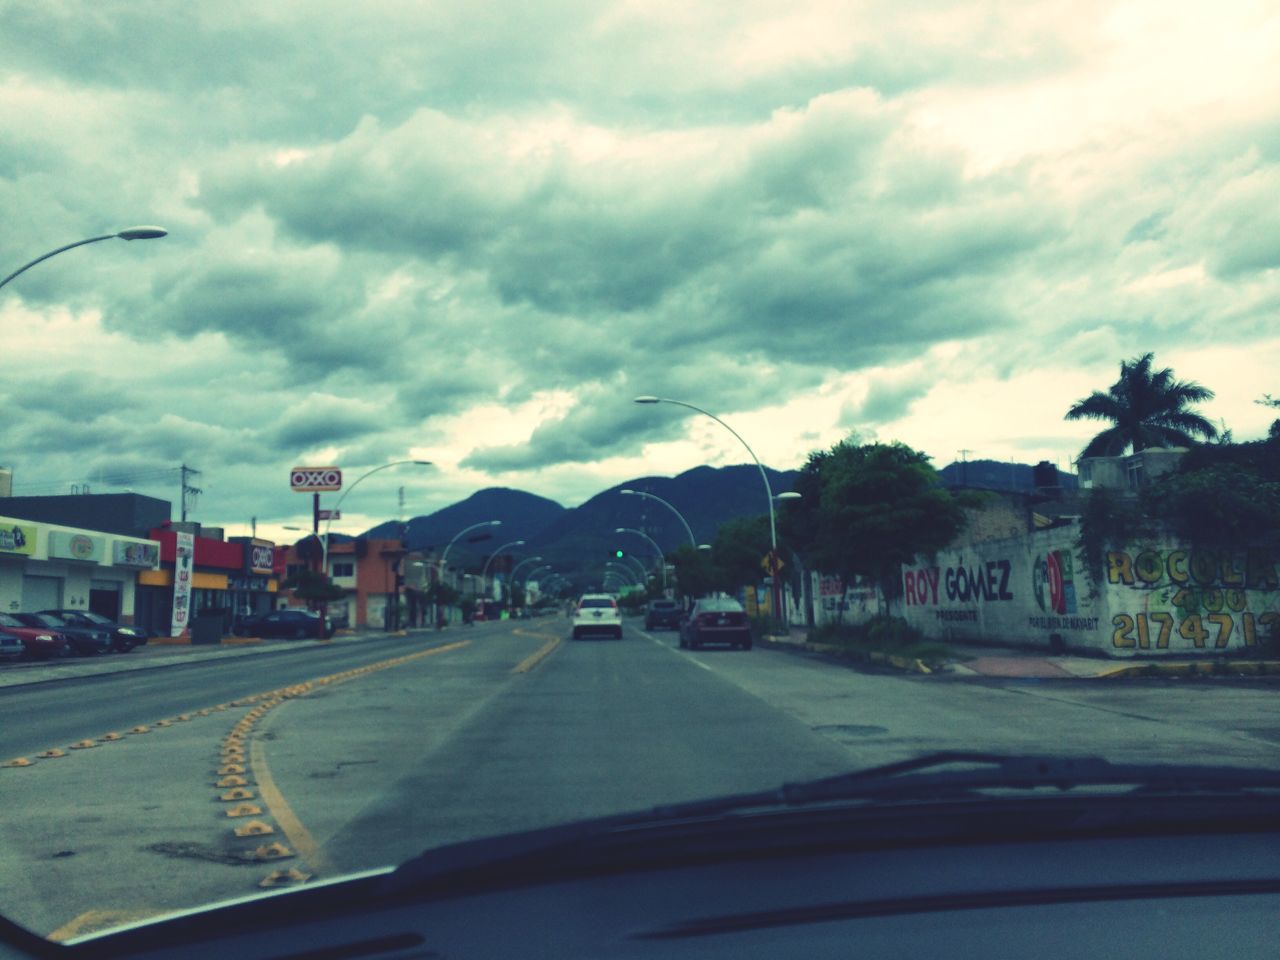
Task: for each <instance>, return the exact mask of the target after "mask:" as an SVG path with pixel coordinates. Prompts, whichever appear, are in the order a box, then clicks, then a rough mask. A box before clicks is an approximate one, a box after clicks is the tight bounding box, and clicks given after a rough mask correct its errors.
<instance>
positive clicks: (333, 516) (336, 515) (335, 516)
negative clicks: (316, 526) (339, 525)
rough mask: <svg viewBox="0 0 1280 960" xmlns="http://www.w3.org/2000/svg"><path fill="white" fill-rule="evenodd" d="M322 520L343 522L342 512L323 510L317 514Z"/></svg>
mask: <svg viewBox="0 0 1280 960" xmlns="http://www.w3.org/2000/svg"><path fill="white" fill-rule="evenodd" d="M316 516H317V517H319V518H320V519H321V520H341V519H342V511H341V510H321V511H319V512H318V513H317V514H316Z"/></svg>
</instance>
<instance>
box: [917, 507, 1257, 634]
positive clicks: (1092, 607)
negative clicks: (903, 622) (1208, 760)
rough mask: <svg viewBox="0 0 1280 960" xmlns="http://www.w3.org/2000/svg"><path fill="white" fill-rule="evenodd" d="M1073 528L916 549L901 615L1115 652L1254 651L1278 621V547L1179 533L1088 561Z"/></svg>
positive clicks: (947, 629)
mask: <svg viewBox="0 0 1280 960" xmlns="http://www.w3.org/2000/svg"><path fill="white" fill-rule="evenodd" d="M1076 538H1077V528H1076V527H1074V526H1069V527H1059V528H1054V529H1050V530H1042V531H1036V532H1034V533H1029V534H1027V535H1025V536H1022V537H1015V538H1009V539H1006V540H1000V541H993V542H990V543H984V544H976V545H973V546H969V547H963V548H960V549H955V550H947V551H943V552H942V553H940V554H939V555H938V556H937V557H936V558H935V559H933V560H924V559H922V558H919V557H917V558H916V562H915V563H914V564H912V565H910V566H907V567H904V568H903V571H902V588H903V615H904V616H905V617H906V619H907V621H908V622H909V623H911V624H912V625H913V626H915V627H917V628H918V629H919V630H920V631H921V632H923V633H924V634H925V635H926V636H929V637H932V638H935V639H940V640H951V641H960V642H972V643H993V644H1016V645H1030V646H1034V647H1039V648H1043V649H1046V650H1047V649H1050V647H1051V646H1052V643H1051V641H1052V640H1053V639H1054V638H1059V639H1060V641H1061V643H1062V645H1063V646H1064V647H1065V648H1066V649H1067V650H1079V651H1095V652H1101V653H1105V654H1107V655H1108V656H1113V657H1132V656H1153V657H1154V656H1179V657H1183V656H1188V655H1197V654H1213V653H1219V652H1223V651H1247V649H1248V648H1249V647H1253V646H1256V645H1257V643H1258V642H1259V640H1262V639H1265V638H1266V637H1267V636H1268V635H1269V634H1270V631H1271V630H1272V629H1276V630H1278V631H1280V575H1278V574H1277V569H1276V555H1275V554H1274V553H1273V552H1271V551H1266V550H1261V549H1253V550H1249V549H1244V550H1235V551H1232V550H1228V551H1206V550H1192V549H1189V548H1187V547H1185V546H1183V545H1181V544H1179V543H1177V542H1176V541H1173V540H1165V541H1161V542H1156V543H1152V544H1140V545H1136V546H1133V547H1128V548H1125V549H1122V550H1113V551H1110V552H1109V553H1108V554H1107V555H1106V559H1105V564H1104V570H1103V574H1102V577H1101V581H1102V582H1100V583H1095V582H1094V580H1093V578H1092V577H1091V576H1090V575H1089V574H1088V572H1087V571H1085V570H1084V569H1082V567H1081V564H1080V562H1079V559H1078V551H1077V547H1076Z"/></svg>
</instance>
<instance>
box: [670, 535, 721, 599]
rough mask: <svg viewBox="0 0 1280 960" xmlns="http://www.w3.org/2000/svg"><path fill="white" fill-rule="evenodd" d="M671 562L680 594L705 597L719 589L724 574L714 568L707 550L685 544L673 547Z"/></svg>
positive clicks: (677, 590)
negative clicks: (674, 569) (696, 548)
mask: <svg viewBox="0 0 1280 960" xmlns="http://www.w3.org/2000/svg"><path fill="white" fill-rule="evenodd" d="M671 562H672V564H674V565H675V568H676V581H675V587H676V592H677V593H678V594H679V595H680V596H684V597H705V596H706V595H707V594H709V593H713V592H714V591H716V590H719V589H721V586H720V585H721V584H722V583H723V582H724V574H723V573H722V572H721V571H720V570H718V569H716V567H715V565H714V564H713V563H712V562H711V556H710V554H709V553H708V552H707V551H705V550H695V549H693V547H691V546H688V545H687V544H686V545H684V546H681V547H677V548H676V549H675V551H674V552H673V553H672V554H671ZM659 592H661V591H659Z"/></svg>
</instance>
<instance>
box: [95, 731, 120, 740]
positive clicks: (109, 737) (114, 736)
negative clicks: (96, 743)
mask: <svg viewBox="0 0 1280 960" xmlns="http://www.w3.org/2000/svg"><path fill="white" fill-rule="evenodd" d="M98 739H99V740H101V741H102V742H103V743H111V742H112V741H113V740H123V739H124V737H122V736H120V734H118V733H116V732H115V731H114V730H112V731H111V732H110V733H104V734H103V735H102V736H100V737H99V738H98Z"/></svg>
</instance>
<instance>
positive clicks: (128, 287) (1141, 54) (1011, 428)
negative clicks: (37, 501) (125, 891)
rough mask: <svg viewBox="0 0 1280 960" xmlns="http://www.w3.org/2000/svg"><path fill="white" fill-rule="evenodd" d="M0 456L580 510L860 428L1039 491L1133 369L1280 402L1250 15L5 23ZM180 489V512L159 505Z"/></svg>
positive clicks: (912, 12)
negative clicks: (297, 471)
mask: <svg viewBox="0 0 1280 960" xmlns="http://www.w3.org/2000/svg"><path fill="white" fill-rule="evenodd" d="M0 18H2V22H3V23H4V24H5V29H4V30H3V31H2V32H0V84H3V88H2V89H0V213H2V215H3V216H2V219H0V222H2V223H3V228H2V229H0V275H4V274H7V273H9V272H10V271H11V270H13V269H16V268H17V267H18V266H20V265H22V264H23V263H25V262H27V261H28V260H31V259H33V258H34V257H36V256H39V255H40V254H42V253H44V252H46V251H48V250H50V249H53V248H54V247H57V246H61V245H62V244H65V243H69V242H71V241H74V240H78V239H81V238H85V237H90V236H96V235H100V234H103V233H109V232H114V231H115V230H118V229H120V228H123V227H126V226H131V225H134V224H153V223H154V224H159V225H162V226H164V227H166V228H167V229H168V230H169V231H170V235H169V236H168V237H166V238H164V239H160V240H150V241H135V242H132V243H125V242H123V241H120V240H111V241H107V242H103V243H98V244H94V245H91V246H86V247H83V248H79V249H76V250H73V251H70V252H67V253H65V254H62V255H60V256H58V257H56V258H54V259H51V260H49V261H47V262H45V263H42V264H40V265H38V266H36V267H34V268H32V269H31V270H30V271H28V272H27V273H24V274H23V275H22V276H21V277H19V278H18V279H16V280H14V281H13V282H12V283H10V284H9V285H8V286H6V287H4V288H3V290H0V324H3V330H4V334H5V336H4V341H3V342H4V351H3V352H4V357H5V361H6V363H5V371H6V376H5V377H4V380H3V382H2V383H0V394H3V408H4V410H5V412H6V415H5V416H4V417H3V419H2V421H0V450H2V451H3V453H2V457H0V459H2V461H3V462H4V463H5V464H6V465H9V466H12V467H13V469H14V470H15V492H17V493H52V492H65V491H66V490H67V489H68V485H69V484H71V483H84V482H86V481H88V482H89V483H90V484H91V489H93V490H95V491H100V492H105V491H107V490H111V489H119V487H115V486H111V485H110V481H112V480H115V481H117V482H125V483H127V484H128V486H130V487H131V488H133V489H138V490H140V491H144V492H152V493H158V494H161V495H165V496H172V495H173V493H174V492H175V486H176V484H175V483H171V482H168V481H167V480H163V477H164V474H163V471H165V470H169V469H171V468H174V467H176V466H177V465H178V464H180V463H183V462H185V463H187V464H190V465H192V466H194V467H197V468H198V469H200V470H201V471H202V472H203V473H202V476H201V477H200V480H199V484H200V486H201V487H202V488H203V489H204V494H203V496H202V497H201V499H200V502H199V505H198V508H197V510H196V514H195V516H196V518H198V519H200V520H202V521H204V522H207V523H211V524H216V523H222V524H225V525H226V526H227V527H228V530H229V532H232V533H243V532H247V524H248V522H249V518H250V517H251V516H257V517H258V518H259V524H260V530H262V531H265V532H268V533H271V532H272V531H278V532H279V533H280V535H281V536H288V534H287V533H285V532H283V531H280V530H279V528H280V527H281V526H283V525H287V524H296V525H301V524H304V523H306V522H307V512H308V510H309V500H308V498H306V497H304V496H301V495H297V494H291V493H290V492H289V490H288V471H289V468H290V467H291V466H294V465H304V464H307V465H329V464H336V465H339V466H342V467H343V468H344V469H345V470H346V471H347V476H348V478H349V479H350V478H354V477H356V476H359V475H360V474H361V473H363V472H364V471H366V470H368V469H370V468H372V467H374V466H377V465H379V464H382V463H385V462H387V461H389V460H395V459H400V458H420V459H428V460H431V461H433V462H434V463H435V464H436V465H437V468H436V469H434V470H426V469H422V468H412V467H406V468H396V469H394V470H388V471H384V472H383V473H381V474H379V475H378V477H375V478H370V480H369V482H368V483H366V484H363V485H362V486H361V488H360V490H359V491H357V492H355V493H353V494H352V496H351V497H350V499H349V500H347V501H346V503H345V504H344V513H345V514H347V515H348V516H349V517H351V519H352V523H351V526H352V527H354V528H362V527H361V523H362V522H364V521H366V520H367V521H369V522H370V523H371V522H373V521H376V520H380V519H384V518H386V517H388V516H393V515H395V513H396V512H397V510H398V505H397V491H398V488H399V487H400V486H401V485H403V486H404V487H405V497H406V504H407V506H406V512H407V513H408V514H409V515H415V514H419V513H425V512H429V511H431V510H434V509H437V508H439V507H441V506H444V505H447V504H448V503H451V502H453V501H455V500H457V499H460V498H462V497H465V496H467V495H468V494H470V493H471V492H473V491H474V490H477V489H480V488H483V487H486V486H494V485H501V486H512V487H519V488H522V489H526V490H529V491H532V492H534V493H538V494H541V495H543V496H548V497H551V498H553V499H556V500H558V501H560V502H562V503H564V504H566V505H573V504H576V503H578V502H581V501H582V500H583V499H585V498H586V497H588V496H590V495H591V494H593V493H595V492H597V491H598V490H600V489H602V488H604V487H606V486H608V485H611V484H613V483H616V482H619V481H622V480H626V479H628V478H631V477H635V476H640V475H648V474H674V473H678V472H680V471H683V470H686V469H689V468H691V467H693V466H696V465H698V464H702V463H711V464H716V465H723V464H730V463H739V462H742V461H743V460H744V453H743V451H742V450H741V448H740V447H738V446H737V445H736V443H735V441H734V440H733V438H732V437H731V436H730V435H729V434H727V433H726V432H725V431H724V430H723V429H721V428H720V427H719V426H717V425H716V424H715V423H714V422H713V421H710V420H708V419H706V418H702V417H697V416H694V415H691V414H689V413H688V412H687V411H682V410H680V409H679V408H676V407H674V406H665V405H664V406H657V407H652V406H637V405H635V404H633V403H632V402H631V401H632V398H633V397H635V396H636V395H639V394H657V395H661V396H667V397H674V398H678V399H683V400H686V401H688V402H690V403H694V404H696V405H698V406H702V407H705V408H707V409H709V410H712V411H714V412H716V413H717V414H719V415H720V416H722V417H724V419H726V420H727V421H728V422H729V423H731V424H732V425H733V426H734V427H735V428H736V429H737V430H738V432H739V433H741V434H742V435H743V436H744V437H746V438H747V439H748V441H749V442H751V443H752V445H753V447H755V449H756V452H757V453H758V454H759V455H760V457H761V458H762V459H763V460H764V461H765V462H766V463H768V464H770V465H772V466H775V467H778V468H787V467H795V466H798V465H799V464H801V463H802V462H803V461H804V458H805V456H806V454H807V453H808V452H809V451H810V450H813V449H815V448H817V447H822V446H827V445H830V444H831V443H833V442H835V441H836V440H838V439H840V438H842V437H844V436H846V435H848V434H849V433H850V432H852V431H857V432H858V433H859V434H860V435H861V436H863V437H864V438H876V439H882V440H891V439H897V440H902V441H904V442H906V443H909V444H911V445H913V446H915V447H918V448H920V449H922V450H924V451H926V452H927V453H929V454H930V455H932V456H933V458H934V462H935V464H936V465H938V466H942V465H945V464H946V463H948V462H950V461H951V460H953V459H955V458H957V457H958V456H959V451H961V450H967V451H969V453H968V456H969V457H970V458H979V457H992V458H1000V459H1017V460H1020V461H1024V462H1035V461H1037V460H1040V459H1048V460H1051V461H1053V462H1056V463H1058V464H1059V465H1061V466H1063V467H1067V466H1069V464H1070V461H1071V459H1072V457H1073V456H1074V455H1075V454H1076V453H1077V452H1078V450H1079V449H1080V447H1081V446H1082V445H1083V443H1084V442H1085V441H1086V440H1087V438H1088V437H1089V436H1090V435H1091V433H1092V432H1093V429H1094V428H1092V427H1091V425H1089V424H1076V423H1066V422H1064V421H1063V413H1064V412H1065V410H1066V409H1067V407H1068V406H1069V405H1070V404H1071V402H1072V401H1074V400H1075V399H1078V398H1079V397H1082V396H1084V395H1086V394H1088V393H1089V392H1090V391H1091V390H1093V389H1095V388H1105V387H1106V386H1107V385H1108V384H1110V383H1111V382H1112V381H1113V380H1114V379H1115V375H1116V371H1117V368H1118V364H1119V361H1120V359H1122V358H1125V357H1131V356H1134V355H1137V354H1139V353H1143V352H1146V351H1154V352H1155V354H1156V361H1157V364H1158V365H1160V366H1166V365H1167V366H1172V367H1173V368H1174V370H1175V372H1176V373H1177V374H1178V375H1179V376H1180V377H1183V378H1187V379H1194V380H1198V381H1200V382H1201V383H1203V384H1205V385H1206V386H1208V387H1210V388H1212V389H1213V390H1215V391H1217V398H1216V399H1215V400H1214V401H1213V402H1212V403H1209V404H1207V405H1205V407H1204V408H1203V412H1204V413H1206V414H1207V415H1209V416H1210V417H1212V418H1213V419H1214V420H1215V421H1221V422H1223V423H1225V425H1226V426H1228V427H1230V428H1231V429H1232V430H1233V431H1234V432H1235V436H1236V437H1237V439H1248V438H1252V437H1256V436H1259V435H1261V434H1263V433H1264V432H1265V429H1266V425H1267V424H1268V423H1269V422H1270V420H1271V418H1272V417H1271V414H1270V413H1269V412H1268V411H1267V410H1266V409H1264V408H1262V407H1260V406H1258V405H1257V404H1256V403H1255V402H1254V401H1255V400H1256V399H1257V398H1259V397H1260V396H1261V395H1262V394H1264V393H1280V375H1278V374H1277V373H1276V371H1277V369H1280V310H1278V309H1277V308H1278V307H1280V14H1278V13H1277V7H1276V5H1275V4H1273V3H1270V2H1259V3H1236V2H1231V0H1225V2H1217V3H1213V4H1208V3H1203V2H1193V3H1188V4H1185V5H1180V4H1177V3H1172V2H1169V0H1154V2H1135V3H1090V2H1088V0H1062V2H1045V3H1033V2H1023V0H1018V2H1012V0H1010V2H1003V3H1001V2H982V0H966V2H963V3H958V4H954V5H946V4H939V3H933V2H914V0H884V2H866V3H856V2H839V3H837V2H822V0H817V2H806V0H780V2H752V0H743V2H740V3H737V4H731V5H726V4H723V3H696V2H690V0H679V2H669V0H630V2H614V3H606V2H598V3H595V2H585V0H545V2H544V0H528V2H521V3H518V4H516V3H510V2H498V3H485V2H482V0H466V2H457V0H438V2H430V3H428V2H417V0H414V2H410V0H405V2H383V0H363V2H361V3H359V4H353V3H347V2H306V3H301V2H286V0H272V2H271V3H267V4H263V3H259V2H254V3H241V2H236V0H221V2H218V3H209V4H194V3H187V2H172V3H170V2H159V0H157V2H145V0H123V2H114V0H92V2H83V3H81V2H72V0H40V2H34V0H16V2H11V0H0ZM159 481H163V482H160V485H157V483H158V482H159Z"/></svg>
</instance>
